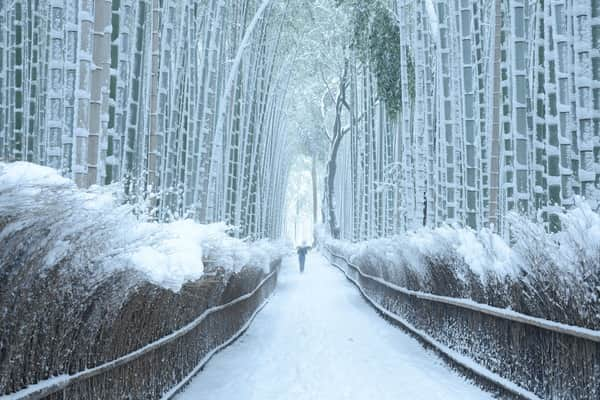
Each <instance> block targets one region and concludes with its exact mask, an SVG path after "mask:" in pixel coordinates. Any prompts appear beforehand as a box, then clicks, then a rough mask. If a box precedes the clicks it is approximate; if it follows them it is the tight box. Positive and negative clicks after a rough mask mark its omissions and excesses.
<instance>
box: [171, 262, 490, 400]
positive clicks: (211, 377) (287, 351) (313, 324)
mask: <svg viewBox="0 0 600 400" xmlns="http://www.w3.org/2000/svg"><path fill="white" fill-rule="evenodd" d="M294 261H295V260H293V259H288V260H287V262H285V263H284V266H283V269H282V271H281V275H280V278H279V285H278V287H277V289H276V291H275V294H274V296H273V298H272V299H271V301H270V302H269V304H267V306H266V307H265V308H264V309H263V310H262V311H261V312H260V313H259V314H258V316H257V317H256V319H255V321H254V322H253V324H252V326H251V327H250V329H248V331H247V332H246V333H245V334H244V335H243V336H242V337H241V338H240V339H239V340H238V341H237V342H235V343H234V344H233V345H231V346H230V347H228V348H226V349H225V350H223V351H222V352H221V353H219V354H217V355H216V356H215V357H214V358H213V359H212V360H211V361H210V362H209V363H208V365H207V366H206V368H205V370H204V371H202V372H200V373H199V374H198V375H197V376H196V377H195V378H194V379H193V380H192V382H191V384H190V385H189V386H188V387H187V388H186V389H185V390H184V392H183V393H181V394H180V395H179V396H178V397H177V399H178V400H185V399H189V400H197V399H202V400H250V399H254V400H271V399H278V400H286V399H290V400H319V399H327V400H338V399H378V400H385V399H395V400H400V399H407V400H420V399H423V400H425V399H427V400H434V399H440V400H442V399H443V400H452V399H457V400H458V399H460V400H468V399H490V398H491V396H490V395H488V394H486V393H484V392H482V391H481V390H480V389H478V388H476V387H474V386H472V385H471V384H469V383H468V382H467V381H465V380H464V379H463V378H461V377H460V376H459V375H457V374H456V373H455V372H453V371H451V370H450V369H449V368H448V367H446V366H445V365H444V364H443V363H442V361H441V360H439V359H438V358H437V357H436V356H435V355H433V354H432V353H431V352H428V351H426V350H424V349H423V347H421V345H420V344H419V343H418V342H417V341H416V340H414V339H413V338H411V337H409V336H408V335H406V334H405V333H403V332H402V331H401V330H399V329H398V328H396V327H394V326H392V325H390V324H389V323H388V322H386V321H385V320H384V319H382V318H381V317H380V316H379V315H378V314H377V313H376V312H375V310H373V308H372V307H370V306H369V305H368V304H367V303H366V302H365V300H364V299H363V298H362V297H361V296H360V294H359V292H358V290H357V289H356V288H355V287H354V286H352V284H351V283H350V282H348V281H347V280H346V278H345V277H344V275H343V274H342V273H341V272H340V271H338V270H336V269H335V268H333V267H331V266H330V265H328V264H327V260H325V258H324V257H323V256H321V255H320V254H311V255H310V256H309V258H308V259H307V270H306V271H305V274H304V275H299V273H298V272H297V267H296V265H295V264H294Z"/></svg>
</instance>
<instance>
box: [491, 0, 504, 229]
mask: <svg viewBox="0 0 600 400" xmlns="http://www.w3.org/2000/svg"><path fill="white" fill-rule="evenodd" d="M501 6H502V1H501V0H496V11H495V12H496V15H495V18H496V20H495V21H496V23H495V28H494V90H493V96H494V101H493V110H492V112H493V122H492V140H491V141H492V148H491V155H490V156H491V160H490V213H489V223H490V227H493V229H494V230H495V231H496V232H499V226H498V225H499V224H498V198H499V196H500V134H501V131H500V129H501V124H500V103H501V102H502V91H501V89H500V82H501V79H502V77H501V74H500V72H501V70H500V63H501V61H502V60H501V58H502V15H501V11H502V7H501Z"/></svg>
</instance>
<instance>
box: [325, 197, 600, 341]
mask: <svg viewBox="0 0 600 400" xmlns="http://www.w3.org/2000/svg"><path fill="white" fill-rule="evenodd" d="M509 218H510V220H511V227H512V228H511V237H512V243H511V244H509V243H507V242H506V241H505V240H504V239H503V238H501V237H500V236H498V235H496V234H494V233H492V232H491V231H489V230H488V229H482V230H480V231H474V230H472V229H469V228H461V227H458V226H442V227H439V228H436V229H427V228H423V229H420V230H417V231H414V232H407V233H405V234H402V235H397V236H393V237H390V238H381V239H372V240H368V241H365V242H360V243H350V242H347V241H340V240H333V239H331V238H330V237H328V236H327V235H326V234H324V233H323V231H322V230H321V231H320V233H319V236H320V241H321V243H325V244H326V245H327V246H328V247H329V248H331V249H332V250H334V251H335V252H336V253H341V254H342V255H344V256H346V257H347V258H349V259H350V260H351V261H352V262H353V263H355V264H356V265H358V266H359V267H360V268H361V269H362V270H363V272H365V273H367V274H370V275H374V276H377V277H381V278H383V279H385V280H387V281H389V282H391V283H394V284H396V285H398V286H402V287H405V288H407V289H410V290H415V291H422V292H427V293H432V294H436V295H441V296H450V297H456V298H466V299H471V300H473V301H476V302H478V303H482V304H488V305H491V306H494V307H499V308H507V309H511V310H514V311H517V312H521V313H524V314H527V315H531V316H534V317H539V318H544V319H547V320H551V321H556V322H561V323H565V324H569V325H575V326H581V327H585V328H590V329H600V215H598V214H597V213H595V212H594V211H593V210H591V208H590V206H589V205H588V204H587V203H586V202H584V201H579V202H578V203H577V206H576V207H575V208H573V209H571V210H569V211H566V212H565V213H563V214H562V216H561V220H562V227H563V230H562V231H561V232H559V233H555V234H551V233H546V231H545V230H544V227H543V226H541V225H539V224H536V223H534V222H531V221H530V220H528V219H526V218H523V217H520V216H518V215H511V216H510V217H509Z"/></svg>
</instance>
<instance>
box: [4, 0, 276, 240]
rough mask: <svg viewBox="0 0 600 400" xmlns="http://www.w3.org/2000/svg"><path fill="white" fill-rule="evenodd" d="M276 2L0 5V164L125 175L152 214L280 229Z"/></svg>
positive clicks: (90, 0)
mask: <svg viewBox="0 0 600 400" xmlns="http://www.w3.org/2000/svg"><path fill="white" fill-rule="evenodd" d="M271 3H273V4H271ZM274 3H276V2H270V1H254V0H211V1H206V0H177V1H175V0H112V1H111V0H32V1H22V0H7V1H2V3H1V5H0V160H4V161H14V160H25V161H30V162H34V163H39V164H43V165H48V166H51V167H53V168H56V169H58V170H60V171H61V173H62V174H64V175H65V176H68V177H71V178H73V179H74V181H75V182H76V183H77V185H78V186H80V187H88V186H90V185H95V184H98V185H105V184H110V183H113V182H117V181H121V182H124V183H125V189H126V192H127V194H128V195H129V196H130V197H131V198H134V199H137V200H139V199H144V200H145V201H146V202H148V203H149V204H150V207H151V208H152V211H151V213H152V216H153V218H154V219H159V220H169V219H172V218H176V217H192V218H195V219H196V220H198V221H200V222H213V221H219V220H226V221H227V222H229V223H231V224H232V225H236V226H238V227H240V228H241V231H240V232H239V234H240V235H242V236H255V237H266V236H271V237H275V236H279V234H280V233H281V229H282V223H281V221H282V209H283V203H284V191H285V187H286V179H287V168H288V167H287V163H286V160H285V152H284V149H285V146H286V136H285V135H284V130H285V127H284V119H283V113H282V109H283V107H284V101H285V96H284V94H285V89H286V87H287V84H288V82H287V75H286V70H285V65H284V63H283V62H282V61H283V57H282V55H283V52H282V50H281V35H280V34H279V31H280V27H279V25H280V24H281V23H282V21H283V11H282V10H283V8H282V7H280V6H278V5H274Z"/></svg>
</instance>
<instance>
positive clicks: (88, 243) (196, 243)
mask: <svg viewBox="0 0 600 400" xmlns="http://www.w3.org/2000/svg"><path fill="white" fill-rule="evenodd" d="M120 192H121V188H120V187H117V186H108V187H102V188H100V187H92V188H90V189H89V190H86V191H84V190H79V189H77V188H76V187H75V185H74V183H73V182H72V181H70V180H68V179H65V178H63V177H61V176H60V175H59V174H58V173H57V172H56V171H55V170H54V169H51V168H48V167H42V166H39V165H35V164H30V163H26V162H17V163H11V164H4V163H0V241H1V240H3V239H5V238H7V237H9V236H10V235H12V234H14V233H16V232H18V231H22V230H24V229H27V228H31V227H33V226H34V225H39V226H40V227H41V228H43V229H47V230H48V235H47V237H46V240H45V241H44V242H41V243H32V244H31V245H32V248H31V251H36V250H38V251H42V250H45V260H44V265H45V267H47V268H50V267H53V266H55V265H57V264H59V263H61V262H63V261H65V260H66V259H67V258H69V259H71V260H73V259H74V262H75V263H78V264H86V261H87V263H88V264H89V263H92V264H93V265H94V267H95V268H98V270H99V272H106V273H111V272H114V271H115V270H120V269H133V270H135V271H137V272H139V273H141V274H142V275H143V276H144V277H145V278H146V279H148V280H149V281H150V282H152V283H155V284H158V285H160V286H162V287H165V288H167V289H170V290H173V291H179V290H180V289H181V286H182V285H183V284H184V283H185V282H188V281H194V280H197V279H199V278H200V277H201V276H202V275H203V274H204V272H205V266H206V264H210V265H212V266H215V267H222V268H225V269H226V270H229V271H233V272H237V271H239V270H241V269H242V268H243V267H247V266H251V267H258V268H263V269H268V268H269V265H270V263H271V261H272V260H274V259H277V258H279V257H281V256H282V255H284V254H285V253H287V252H288V251H289V246H288V245H287V243H283V242H269V241H259V242H256V243H251V244H249V243H245V242H243V241H241V240H239V239H234V238H232V237H230V236H229V235H228V231H229V228H228V227H227V226H226V225H225V224H212V225H200V224H197V223H195V222H193V221H191V220H180V221H175V222H171V223H153V222H143V221H140V217H139V216H138V215H136V214H135V213H134V208H133V207H132V206H131V205H129V204H124V203H123V201H122V200H121V199H119V195H118V194H119V193H120ZM71 263H73V261H71ZM0 268H2V266H1V264H0ZM266 272H268V271H266Z"/></svg>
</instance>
